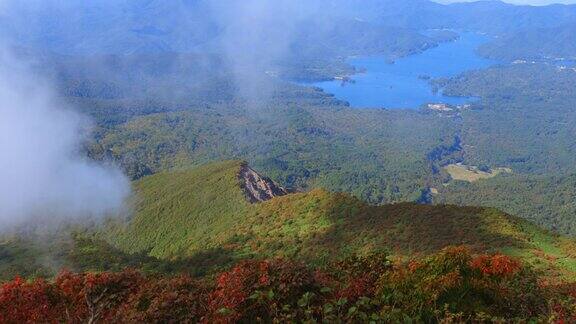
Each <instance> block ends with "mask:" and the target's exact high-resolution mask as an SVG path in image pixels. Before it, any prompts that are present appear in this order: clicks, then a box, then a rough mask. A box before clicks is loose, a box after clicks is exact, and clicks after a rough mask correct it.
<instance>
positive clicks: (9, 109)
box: [0, 49, 130, 231]
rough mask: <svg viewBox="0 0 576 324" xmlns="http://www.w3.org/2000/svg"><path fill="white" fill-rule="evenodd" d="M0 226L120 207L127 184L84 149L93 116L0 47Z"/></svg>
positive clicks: (93, 214)
mask: <svg viewBox="0 0 576 324" xmlns="http://www.w3.org/2000/svg"><path fill="white" fill-rule="evenodd" d="M0 115H1V116H2V117H1V118H0V151H1V152H2V154H1V155H0V178H1V179H2V182H1V183H0V231H5V230H7V229H9V228H11V227H12V226H19V225H24V224H29V222H33V223H35V224H42V223H49V224H56V223H58V222H60V221H64V220H81V219H84V218H89V217H102V216H104V215H105V214H108V213H113V212H118V211H119V210H120V208H121V207H122V205H123V201H124V198H126V197H127V196H128V194H129V192H130V188H129V187H130V185H129V183H128V181H127V179H126V178H125V177H124V176H123V175H122V173H121V172H120V171H119V170H118V169H115V168H112V167H107V166H104V165H102V164H97V163H95V162H92V161H89V160H88V159H87V158H86V157H85V155H84V154H83V152H82V145H83V144H84V141H85V140H86V138H87V137H88V126H89V123H88V121H87V120H86V119H85V118H83V117H82V116H81V115H79V114H77V113H76V112H74V111H73V110H71V109H69V108H68V107H66V104H65V103H64V102H63V101H62V100H60V99H59V98H58V96H57V95H56V94H55V93H54V92H53V89H52V88H51V86H50V84H49V83H48V82H46V81H44V80H43V79H42V78H41V77H40V76H38V75H36V74H34V72H33V71H32V70H31V69H30V68H29V67H28V66H27V64H26V63H23V62H21V61H19V60H18V59H16V58H15V57H14V56H13V54H11V53H10V52H9V51H7V50H5V49H1V50H0Z"/></svg>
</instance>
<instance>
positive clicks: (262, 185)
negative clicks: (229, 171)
mask: <svg viewBox="0 0 576 324" xmlns="http://www.w3.org/2000/svg"><path fill="white" fill-rule="evenodd" d="M239 177H240V183H241V184H242V189H243V190H244V193H245V194H246V198H247V199H248V201H250V203H252V204H255V203H259V202H263V201H266V200H270V199H272V198H274V197H279V196H284V195H286V194H287V193H288V192H287V191H286V189H284V188H282V187H280V186H279V185H277V184H276V183H275V182H274V181H272V180H271V179H269V178H266V177H263V176H261V175H259V174H258V173H257V172H256V171H254V170H253V169H251V168H250V167H249V166H248V165H247V164H243V165H242V167H241V169H240V174H239Z"/></svg>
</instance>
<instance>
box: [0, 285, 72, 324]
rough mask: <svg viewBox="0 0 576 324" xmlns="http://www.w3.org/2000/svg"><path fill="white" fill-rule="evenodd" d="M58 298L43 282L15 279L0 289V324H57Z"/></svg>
mask: <svg viewBox="0 0 576 324" xmlns="http://www.w3.org/2000/svg"><path fill="white" fill-rule="evenodd" d="M58 299H59V296H58V295H57V293H56V292H55V291H54V289H53V288H52V287H51V286H50V285H49V284H48V283H46V282H45V281H44V280H36V281H33V282H26V281H24V280H22V279H21V278H16V279H14V280H13V281H11V282H8V283H5V284H3V285H2V286H1V287H0V323H38V322H45V323H58V322H60V320H59V316H60V315H61V314H62V309H60V308H59V307H58V305H57V303H58Z"/></svg>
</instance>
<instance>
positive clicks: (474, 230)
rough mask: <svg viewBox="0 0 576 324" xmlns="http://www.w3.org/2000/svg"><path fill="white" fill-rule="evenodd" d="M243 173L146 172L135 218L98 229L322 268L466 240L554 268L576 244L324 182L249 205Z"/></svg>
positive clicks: (189, 250)
mask: <svg viewBox="0 0 576 324" xmlns="http://www.w3.org/2000/svg"><path fill="white" fill-rule="evenodd" d="M243 170H246V164H245V163H244V162H241V161H226V162H217V163H211V164H207V165H204V166H199V167H196V168H192V169H188V170H179V171H171V172H164V173H160V174H157V175H153V176H150V177H146V178H144V179H142V180H140V181H138V182H137V183H136V185H135V187H136V195H137V197H138V198H137V202H136V212H135V214H134V216H133V218H132V219H130V220H129V221H128V222H127V223H126V224H115V225H114V226H112V227H111V229H110V230H108V231H107V232H106V233H105V234H104V235H105V236H106V239H107V240H108V241H109V242H110V243H111V244H112V245H114V246H116V247H117V248H118V249H120V250H122V251H124V252H126V253H148V254H149V255H150V256H152V257H156V258H159V259H167V260H177V259H183V258H190V257H197V256H198V255H201V254H203V253H205V252H206V251H218V253H219V254H221V255H224V256H226V258H228V259H243V258H253V257H286V258H291V259H300V260H304V261H307V262H310V263H313V264H318V265H321V264H323V263H326V262H329V261H334V260H335V259H338V258H345V257H350V256H354V255H369V254H372V253H378V252H386V253H388V254H390V255H392V256H393V257H395V258H398V259H404V258H411V257H417V256H425V255H430V254H432V253H435V252H437V251H439V250H441V249H442V248H444V247H447V246H454V245H466V246H468V247H469V248H470V249H471V250H472V251H473V252H477V253H484V252H498V251H499V252H502V253H505V254H508V255H512V256H517V257H520V258H522V259H523V260H525V261H526V262H527V263H529V264H532V265H534V266H535V267H536V268H539V269H541V270H546V271H547V272H548V274H551V275H552V274H553V275H557V274H561V275H562V276H569V277H572V276H573V275H574V273H576V244H575V242H573V241H572V240H569V239H567V238H564V237H562V236H558V235H554V234H552V233H550V232H548V231H546V230H543V229H540V228H538V227H537V226H535V225H533V224H531V223H529V222H527V221H525V220H522V219H520V218H517V217H513V216H510V215H507V214H505V213H502V212H500V211H498V210H496V209H491V208H477V207H456V206H450V205H446V206H429V205H418V204H413V203H401V204H392V205H383V206H370V205H368V204H366V203H364V202H362V201H361V200H359V199H357V198H354V197H352V196H350V195H348V194H344V193H330V192H327V191H325V190H322V189H315V190H312V191H310V192H305V193H293V194H285V192H282V193H281V195H278V196H275V197H268V198H269V199H267V200H266V201H262V202H258V203H251V202H250V201H251V199H250V198H249V196H247V194H246V191H245V190H244V189H243V187H244V188H245V178H244V177H242V176H241V175H242V174H244V172H243ZM262 179H264V178H262ZM268 181H269V180H268ZM252 201H253V200H252ZM212 257H213V255H212ZM222 259H225V258H222Z"/></svg>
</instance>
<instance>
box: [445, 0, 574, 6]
mask: <svg viewBox="0 0 576 324" xmlns="http://www.w3.org/2000/svg"><path fill="white" fill-rule="evenodd" d="M471 1H477V0H436V2H441V3H452V2H471ZM504 2H508V3H513V4H521V5H535V6H543V5H549V4H553V3H564V4H576V0H504Z"/></svg>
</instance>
